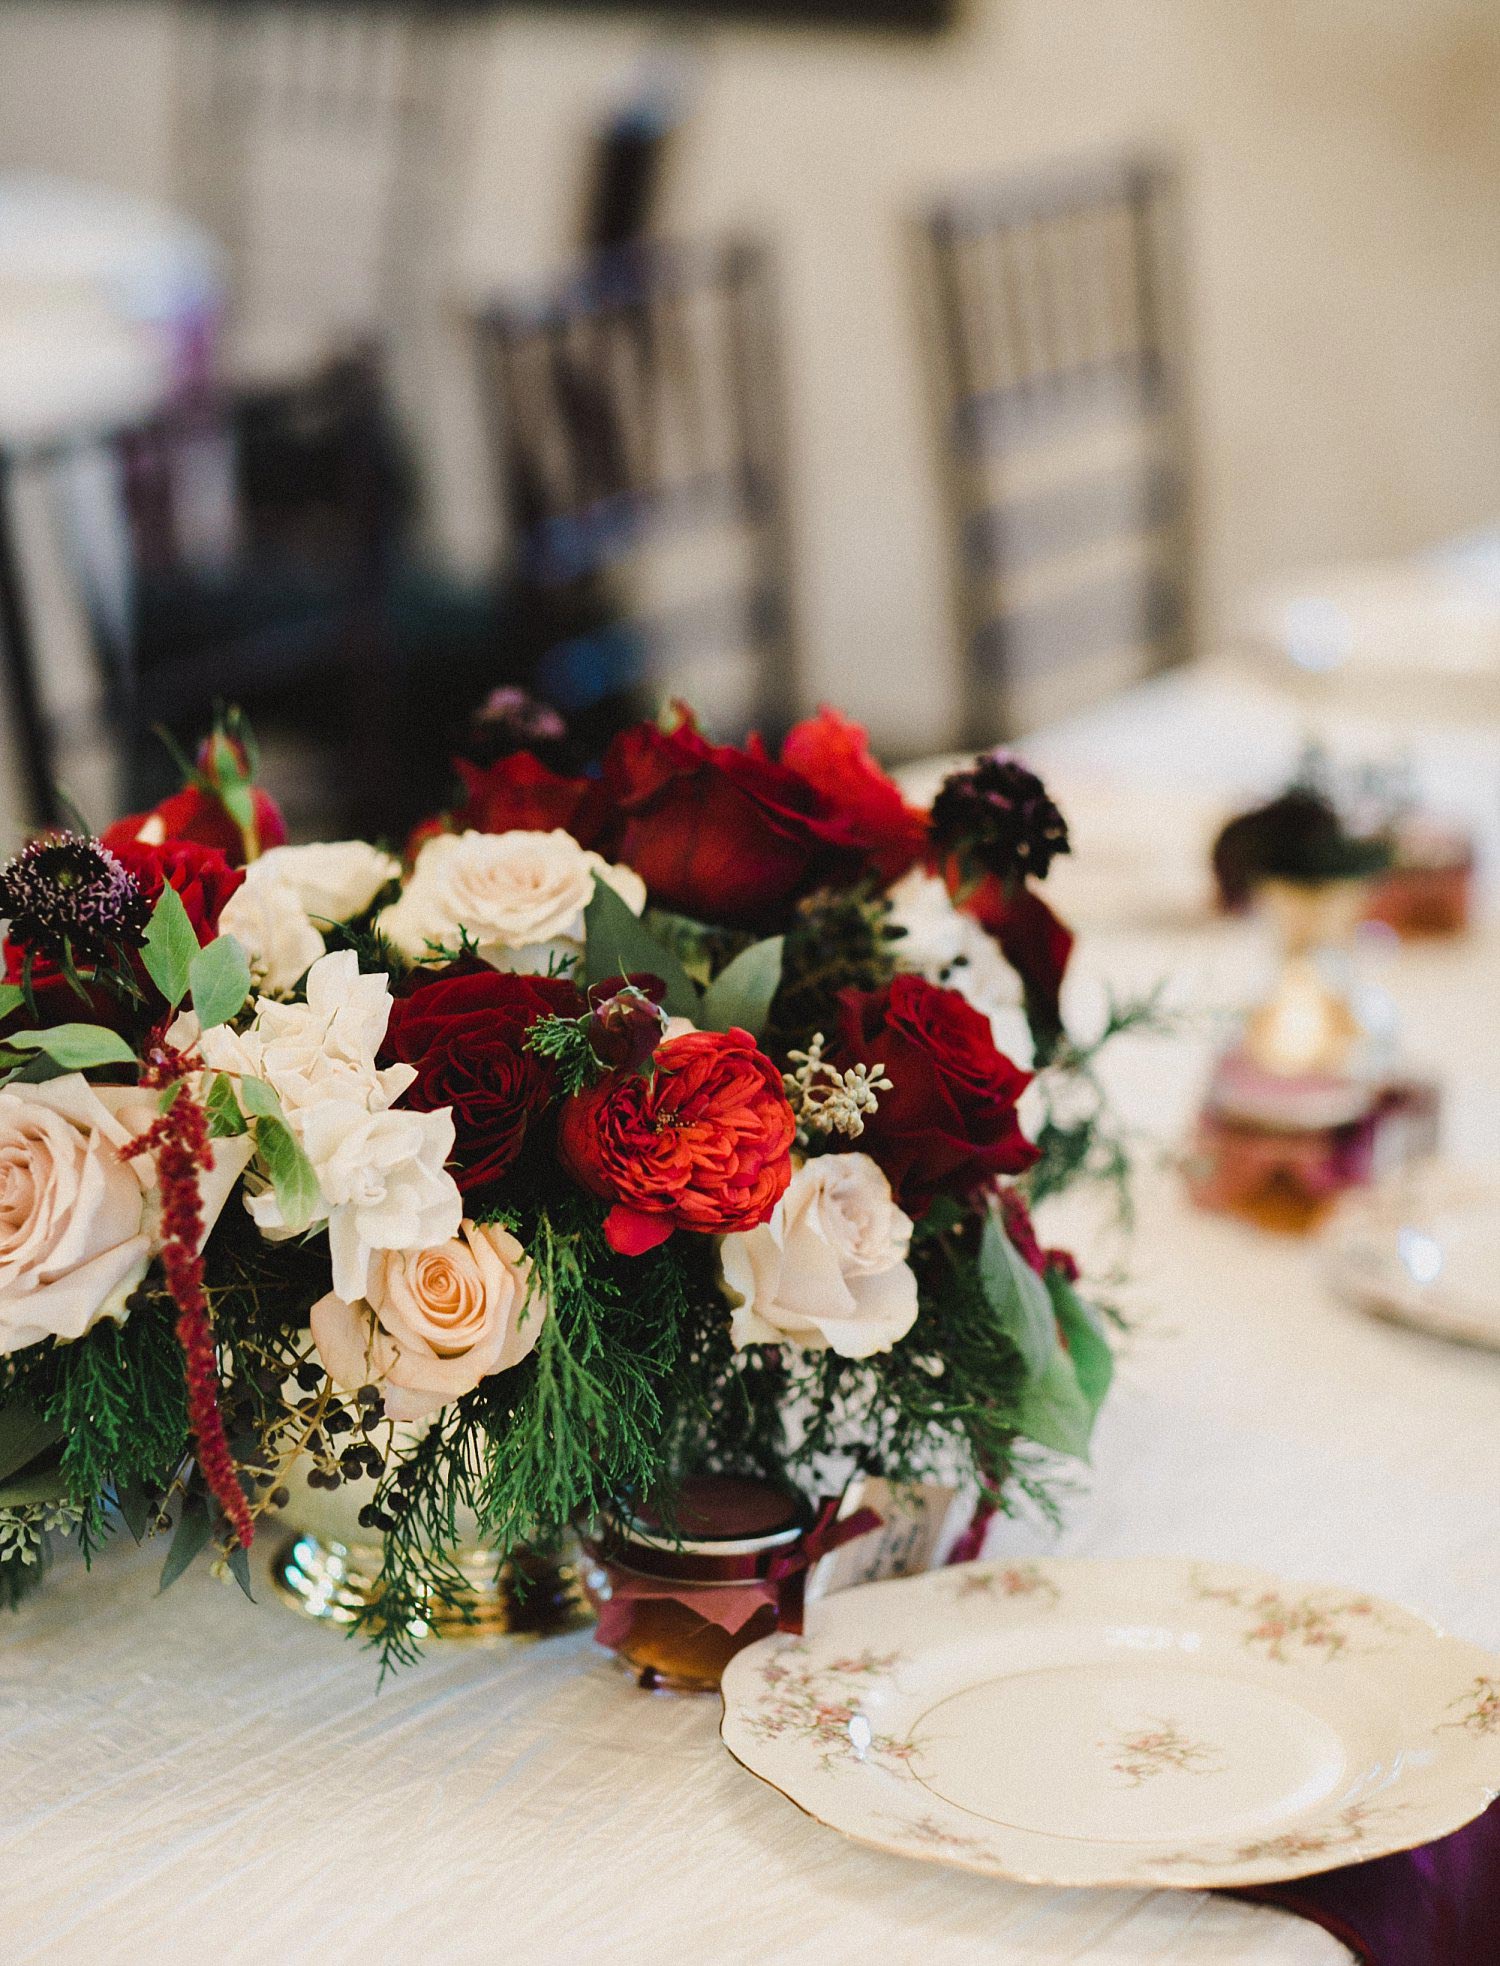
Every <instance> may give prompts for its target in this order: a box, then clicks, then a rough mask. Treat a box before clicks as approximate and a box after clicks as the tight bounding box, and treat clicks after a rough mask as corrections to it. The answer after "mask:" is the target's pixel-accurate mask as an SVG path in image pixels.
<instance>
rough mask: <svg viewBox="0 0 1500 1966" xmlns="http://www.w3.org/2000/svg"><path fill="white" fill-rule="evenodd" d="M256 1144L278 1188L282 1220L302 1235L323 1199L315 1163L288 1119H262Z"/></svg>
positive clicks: (262, 1161) (256, 1131) (277, 1195)
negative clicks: (313, 1164) (301, 1145)
mask: <svg viewBox="0 0 1500 1966" xmlns="http://www.w3.org/2000/svg"><path fill="white" fill-rule="evenodd" d="M255 1147H256V1152H257V1153H258V1154H259V1155H260V1159H261V1164H262V1166H263V1167H264V1168H265V1170H266V1172H267V1174H269V1175H270V1177H271V1185H272V1187H273V1188H275V1190H276V1206H277V1207H278V1208H279V1209H280V1210H281V1219H282V1221H283V1222H284V1223H285V1224H286V1226H287V1228H288V1229H290V1230H291V1232H292V1233H293V1234H294V1235H299V1234H300V1233H301V1232H302V1230H303V1229H305V1228H307V1227H308V1225H309V1224H310V1223H311V1221H312V1219H313V1217H314V1216H315V1215H316V1214H317V1211H318V1204H319V1203H320V1202H321V1200H322V1193H321V1190H320V1189H319V1187H318V1177H317V1175H316V1174H314V1172H313V1167H312V1162H311V1161H310V1160H309V1159H308V1158H307V1155H306V1154H304V1153H303V1151H302V1149H301V1147H300V1146H299V1145H298V1143H297V1137H296V1135H295V1134H294V1133H293V1132H292V1129H291V1128H290V1127H289V1126H288V1125H287V1123H286V1121H285V1120H280V1119H258V1120H257V1121H256V1122H255Z"/></svg>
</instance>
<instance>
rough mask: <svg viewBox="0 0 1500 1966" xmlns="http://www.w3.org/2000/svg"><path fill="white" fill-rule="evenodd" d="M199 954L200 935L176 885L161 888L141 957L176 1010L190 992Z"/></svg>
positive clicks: (150, 975) (147, 971)
mask: <svg viewBox="0 0 1500 1966" xmlns="http://www.w3.org/2000/svg"><path fill="white" fill-rule="evenodd" d="M197 954H198V936H197V931H196V930H195V929H194V927H193V924H192V923H191V922H190V921H189V920H188V911H187V909H186V908H184V907H183V905H182V896H181V895H180V894H179V893H178V892H177V890H176V888H175V887H172V886H170V885H169V886H167V887H164V888H163V889H162V891H161V895H160V897H159V899H158V900H157V903H156V906H155V908H154V909H153V910H152V911H151V921H150V923H149V925H148V927H147V929H146V946H145V948H144V949H142V951H141V960H142V962H144V963H145V965H146V974H147V975H148V976H149V977H150V978H151V981H152V982H153V983H154V984H155V985H156V987H157V989H158V990H160V991H161V993H162V995H163V996H164V997H165V998H166V1000H167V1002H168V1003H169V1004H171V1006H172V1007H173V1009H174V1010H175V1009H176V1007H177V1005H178V1004H180V1003H181V1002H182V1000H183V998H184V997H185V996H186V995H187V993H188V980H189V972H190V971H191V969H192V966H193V961H194V958H195V957H196V956H197Z"/></svg>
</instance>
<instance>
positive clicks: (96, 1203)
mask: <svg viewBox="0 0 1500 1966" xmlns="http://www.w3.org/2000/svg"><path fill="white" fill-rule="evenodd" d="M155 1116H156V1095H155V1094H154V1093H150V1092H142V1091H140V1090H139V1088H138V1087H135V1086H93V1085H90V1084H89V1083H88V1081H87V1080H86V1079H85V1078H84V1077H83V1076H82V1074H81V1073H78V1072H68V1073H66V1074H64V1075H63V1076H62V1077H60V1078H55V1079H48V1080H46V1081H45V1082H44V1083H43V1084H41V1085H26V1086H14V1087H11V1088H10V1089H8V1090H7V1091H4V1092H0V1354H3V1353H9V1352H17V1351H20V1350H21V1348H22V1347H23V1346H25V1345H35V1344H37V1343H38V1342H39V1341H40V1340H42V1339H43V1338H63V1339H71V1338H81V1337H82V1336H83V1334H84V1333H85V1332H86V1331H88V1330H89V1329H91V1327H92V1326H94V1325H95V1324H97V1323H98V1321H99V1320H100V1318H104V1317H112V1318H123V1317H124V1315H125V1303H126V1299H127V1298H128V1297H129V1296H130V1293H131V1292H132V1291H133V1290H134V1289H135V1288H136V1286H137V1284H139V1283H140V1281H141V1279H142V1278H143V1277H144V1276H145V1274H146V1268H147V1265H148V1264H149V1263H150V1261H151V1257H152V1255H153V1254H154V1252H155V1249H156V1230H157V1207H156V1198H155V1184H156V1170H155V1167H154V1166H153V1164H152V1161H151V1157H150V1155H149V1154H142V1155H141V1156H139V1158H137V1159H134V1160H123V1159H122V1158H121V1156H120V1150H121V1148H123V1147H125V1146H128V1145H129V1143H130V1141H131V1140H132V1139H134V1138H135V1136H136V1135H137V1134H138V1133H143V1132H144V1131H145V1130H146V1128H147V1127H148V1126H150V1124H151V1122H152V1120H153V1119H154V1118H155ZM249 1146H250V1143H249V1141H248V1140H217V1141H215V1142H214V1166H213V1169H212V1171H211V1172H209V1173H206V1174H205V1175H204V1176H203V1178H202V1181H201V1184H200V1185H201V1191H202V1200H203V1216H204V1222H205V1224H206V1225H209V1226H211V1225H212V1224H213V1222H214V1221H215V1220H216V1219H217V1217H218V1214H219V1211H220V1209H221V1208H222V1207H223V1205H224V1202H225V1200H226V1199H227V1197H228V1194H229V1190H230V1188H231V1187H232V1186H233V1184H234V1182H235V1181H236V1180H237V1179H238V1178H239V1175H240V1173H241V1172H242V1170H243V1168H244V1165H245V1161H246V1158H247V1156H248V1152H249Z"/></svg>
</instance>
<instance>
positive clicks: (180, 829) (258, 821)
mask: <svg viewBox="0 0 1500 1966" xmlns="http://www.w3.org/2000/svg"><path fill="white" fill-rule="evenodd" d="M250 797H251V800H252V801H253V804H254V810H255V840H254V842H253V845H254V850H255V853H264V852H265V851H266V849H267V848H268V847H273V846H285V845H286V838H287V833H286V821H285V819H283V818H282V816H281V808H280V806H278V805H277V803H276V801H275V800H274V799H273V798H272V797H271V795H270V793H269V792H262V791H260V790H258V789H256V790H252V792H251V794H250ZM102 837H103V840H104V844H105V845H106V846H107V847H108V848H109V849H110V850H111V852H113V853H118V852H119V851H120V848H121V847H122V846H134V845H137V844H144V845H159V844H161V843H163V842H165V841H171V840H177V841H184V842H187V843H189V844H191V845H196V846H205V847H217V849H218V850H219V852H220V853H222V854H223V855H224V858H225V859H226V860H227V861H228V862H229V864H230V866H231V867H243V866H244V864H245V861H246V858H247V857H250V858H253V857H254V856H253V855H249V856H247V852H246V842H245V836H244V834H243V832H242V831H241V830H240V824H239V821H238V820H237V819H236V818H235V817H234V815H233V814H232V813H231V812H230V810H229V808H228V806H226V805H225V803H224V801H223V800H222V799H221V798H220V797H219V795H218V794H217V793H216V792H214V791H211V790H209V789H208V788H207V787H206V786H203V785H185V786H184V787H183V788H182V790H181V791H180V792H174V793H173V794H172V796H171V797H170V798H168V799H163V800H162V801H161V803H160V804H159V805H155V806H153V807H152V808H151V810H150V811H149V812H133V813H131V814H130V815H129V816H128V817H127V818H125V819H117V820H116V821H115V823H114V825H113V826H111V827H110V828H109V829H108V831H107V832H105V833H104V834H103V835H102Z"/></svg>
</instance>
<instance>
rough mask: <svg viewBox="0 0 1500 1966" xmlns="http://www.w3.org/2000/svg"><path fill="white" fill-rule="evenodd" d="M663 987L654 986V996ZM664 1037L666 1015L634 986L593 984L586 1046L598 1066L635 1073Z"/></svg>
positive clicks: (643, 992) (647, 994)
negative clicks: (598, 1063) (591, 1051)
mask: <svg viewBox="0 0 1500 1966" xmlns="http://www.w3.org/2000/svg"><path fill="white" fill-rule="evenodd" d="M662 987H663V986H662V985H661V984H659V983H658V984H657V987H656V995H660V994H661V990H662ZM666 1034H667V1013H666V1012H665V1011H664V1010H663V1009H662V1007H661V1005H660V1004H659V1003H658V1002H656V1000H655V997H654V996H653V995H652V993H651V991H650V990H648V989H643V988H641V987H640V986H639V985H637V984H635V983H596V984H594V986H593V988H592V989H591V990H590V991H589V1045H590V1047H591V1048H592V1050H593V1053H594V1056H595V1057H596V1058H597V1059H598V1060H599V1062H600V1064H601V1065H608V1066H609V1067H610V1068H611V1069H612V1070H616V1071H627V1072H638V1071H639V1070H640V1069H641V1067H642V1066H643V1065H644V1064H645V1062H646V1060H647V1059H648V1058H649V1057H650V1056H651V1054H652V1053H653V1052H654V1051H655V1050H656V1047H657V1046H658V1045H659V1044H660V1043H661V1042H662V1040H663V1038H665V1036H666Z"/></svg>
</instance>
